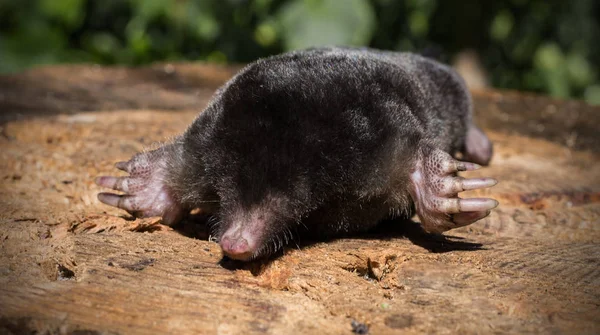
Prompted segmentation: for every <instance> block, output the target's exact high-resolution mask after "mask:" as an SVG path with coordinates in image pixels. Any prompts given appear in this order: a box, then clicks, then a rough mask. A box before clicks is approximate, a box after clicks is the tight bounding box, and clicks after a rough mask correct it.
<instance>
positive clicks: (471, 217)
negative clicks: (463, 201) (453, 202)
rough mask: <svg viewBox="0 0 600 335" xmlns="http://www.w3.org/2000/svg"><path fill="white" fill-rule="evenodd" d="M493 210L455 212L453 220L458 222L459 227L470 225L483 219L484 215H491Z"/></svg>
mask: <svg viewBox="0 0 600 335" xmlns="http://www.w3.org/2000/svg"><path fill="white" fill-rule="evenodd" d="M490 213H491V211H490V210H487V211H480V212H463V213H458V214H454V215H453V216H452V221H453V222H454V223H456V225H457V226H458V227H462V226H466V225H470V224H471V223H473V222H475V221H478V220H481V219H483V218H484V217H486V216H488V215H490Z"/></svg>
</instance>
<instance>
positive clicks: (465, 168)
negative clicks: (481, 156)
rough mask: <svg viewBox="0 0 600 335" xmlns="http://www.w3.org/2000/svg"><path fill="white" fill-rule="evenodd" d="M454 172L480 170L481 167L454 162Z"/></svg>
mask: <svg viewBox="0 0 600 335" xmlns="http://www.w3.org/2000/svg"><path fill="white" fill-rule="evenodd" d="M455 164H456V171H473V170H478V169H481V165H479V164H475V163H469V162H461V161H455Z"/></svg>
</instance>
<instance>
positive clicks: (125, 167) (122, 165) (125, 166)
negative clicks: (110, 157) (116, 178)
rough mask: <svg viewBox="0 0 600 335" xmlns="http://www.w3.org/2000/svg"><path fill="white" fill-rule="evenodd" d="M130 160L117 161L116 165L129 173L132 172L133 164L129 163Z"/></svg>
mask: <svg viewBox="0 0 600 335" xmlns="http://www.w3.org/2000/svg"><path fill="white" fill-rule="evenodd" d="M129 162H130V161H127V162H117V163H116V164H115V167H116V168H117V169H119V170H121V171H125V172H127V173H130V172H131V164H129Z"/></svg>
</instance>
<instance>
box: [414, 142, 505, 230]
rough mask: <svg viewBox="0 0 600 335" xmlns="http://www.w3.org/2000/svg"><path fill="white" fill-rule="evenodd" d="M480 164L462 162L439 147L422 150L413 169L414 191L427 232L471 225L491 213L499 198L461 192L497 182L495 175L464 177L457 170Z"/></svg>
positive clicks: (418, 212) (472, 168) (464, 169)
mask: <svg viewBox="0 0 600 335" xmlns="http://www.w3.org/2000/svg"><path fill="white" fill-rule="evenodd" d="M479 167H480V166H479V165H477V164H474V163H468V162H461V161H457V160H455V159H454V158H452V157H451V156H450V155H449V154H447V153H446V152H444V151H441V150H438V149H431V148H429V147H428V148H426V149H424V150H423V149H422V150H420V154H419V158H418V159H417V164H416V168H415V170H414V171H413V172H412V173H411V175H410V179H411V188H410V191H411V195H412V198H413V200H414V203H415V207H416V209H417V214H418V215H419V218H420V219H421V224H422V225H423V228H424V229H425V230H426V231H428V232H434V233H441V232H444V231H446V230H450V229H453V228H458V227H462V226H466V225H469V224H471V223H473V222H475V221H477V220H480V219H483V218H484V217H486V216H488V215H489V214H490V210H491V209H493V208H495V207H496V206H498V202H497V201H496V200H494V199H489V198H470V199H461V198H459V197H458V193H459V192H462V191H467V190H474V189H479V188H486V187H491V186H494V185H496V183H497V181H496V180H495V179H492V178H480V179H465V178H462V177H459V176H458V175H457V172H458V171H470V170H476V169H478V168H479Z"/></svg>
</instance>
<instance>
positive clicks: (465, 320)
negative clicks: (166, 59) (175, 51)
mask: <svg viewBox="0 0 600 335" xmlns="http://www.w3.org/2000/svg"><path fill="white" fill-rule="evenodd" d="M236 70H237V69H236V68H227V67H217V66H209V65H202V64H158V65H155V66H152V67H146V68H138V69H126V68H115V67H113V68H108V67H96V66H55V67H45V68H40V69H35V70H31V71H29V72H26V73H23V74H17V75H8V76H0V110H1V111H2V112H1V114H0V122H1V123H0V181H1V185H0V208H1V209H2V212H1V214H0V333H8V334H11V333H14V334H20V333H26V332H39V333H50V334H75V333H79V334H82V333H84V332H86V331H87V332H88V333H90V334H92V333H94V334H168V333H170V334H199V333H202V334H204V333H206V334H252V333H267V334H294V333H298V334H351V333H352V332H356V333H361V332H363V333H364V332H369V333H372V334H395V333H399V332H402V333H408V334H412V333H415V334H417V333H418V334H420V333H461V334H463V333H544V334H546V333H589V334H592V333H600V307H599V304H600V244H599V243H598V242H599V241H600V168H599V166H600V108H598V107H591V106H587V105H585V104H583V103H580V102H574V101H557V100H552V99H549V98H545V97H539V96H533V95H523V94H519V93H513V92H498V91H480V92H473V94H474V101H475V107H476V108H475V109H476V110H475V114H476V120H477V123H478V124H479V125H481V126H483V128H484V129H485V130H486V131H487V132H488V134H489V135H490V137H491V139H492V141H493V142H494V144H495V155H494V158H493V161H492V164H491V166H490V167H489V168H484V169H482V170H480V171H474V172H470V173H469V175H470V176H473V177H476V176H486V177H494V178H496V179H498V180H499V181H500V184H498V185H497V186H496V187H494V188H491V189H488V190H480V191H478V192H473V193H474V194H472V195H477V194H478V195H485V196H486V197H493V198H495V199H497V200H499V201H500V207H499V208H498V209H496V210H494V211H493V212H492V214H491V216H489V217H488V218H486V219H484V220H482V221H480V222H478V223H475V224H473V225H471V226H468V227H464V228H461V229H457V230H453V231H450V232H448V233H446V234H445V237H441V236H430V235H427V234H424V233H423V232H422V231H421V230H420V229H419V226H418V223H415V222H413V221H405V222H386V223H385V224H382V226H381V227H380V228H379V229H377V230H376V231H374V232H372V233H369V234H362V235H358V236H352V237H348V238H342V239H337V240H332V241H308V242H307V243H305V244H303V245H302V246H301V247H297V246H295V245H293V246H288V247H287V248H286V249H285V250H284V252H283V254H282V255H280V256H279V257H276V258H275V259H272V260H268V261H260V262H254V263H249V264H238V263H231V262H227V261H222V255H221V253H220V248H219V246H218V245H217V244H216V243H214V242H213V241H211V239H210V236H207V234H206V232H205V231H204V230H203V226H202V225H201V224H199V223H198V222H186V223H185V224H184V225H182V227H179V228H177V229H172V228H169V227H166V226H163V225H161V224H160V222H159V220H157V219H138V220H134V219H133V218H131V217H129V216H128V215H126V214H124V213H123V212H122V211H119V210H116V209H113V208H109V207H107V206H104V205H102V204H100V203H99V202H98V201H97V200H96V193H98V192H99V191H100V189H99V187H97V186H96V185H94V183H93V179H94V177H96V176H98V175H102V174H107V173H113V172H114V170H113V163H114V162H116V161H118V160H124V159H127V158H129V157H130V156H131V155H132V154H134V153H136V152H137V151H139V150H141V149H143V148H144V147H147V146H149V145H152V143H155V142H159V141H164V140H165V139H168V138H169V137H170V136H174V135H176V134H178V133H180V132H182V131H183V130H184V129H185V128H186V127H187V125H188V124H189V123H190V122H191V121H192V120H193V119H194V117H195V116H196V115H197V113H198V112H200V111H201V110H202V108H203V106H204V105H205V104H206V103H207V101H208V99H209V98H210V96H211V95H212V93H213V92H214V90H215V89H216V87H218V86H219V85H220V84H221V83H223V82H224V81H225V80H226V79H227V78H229V77H230V76H231V75H232V74H233V73H235V71H236Z"/></svg>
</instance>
